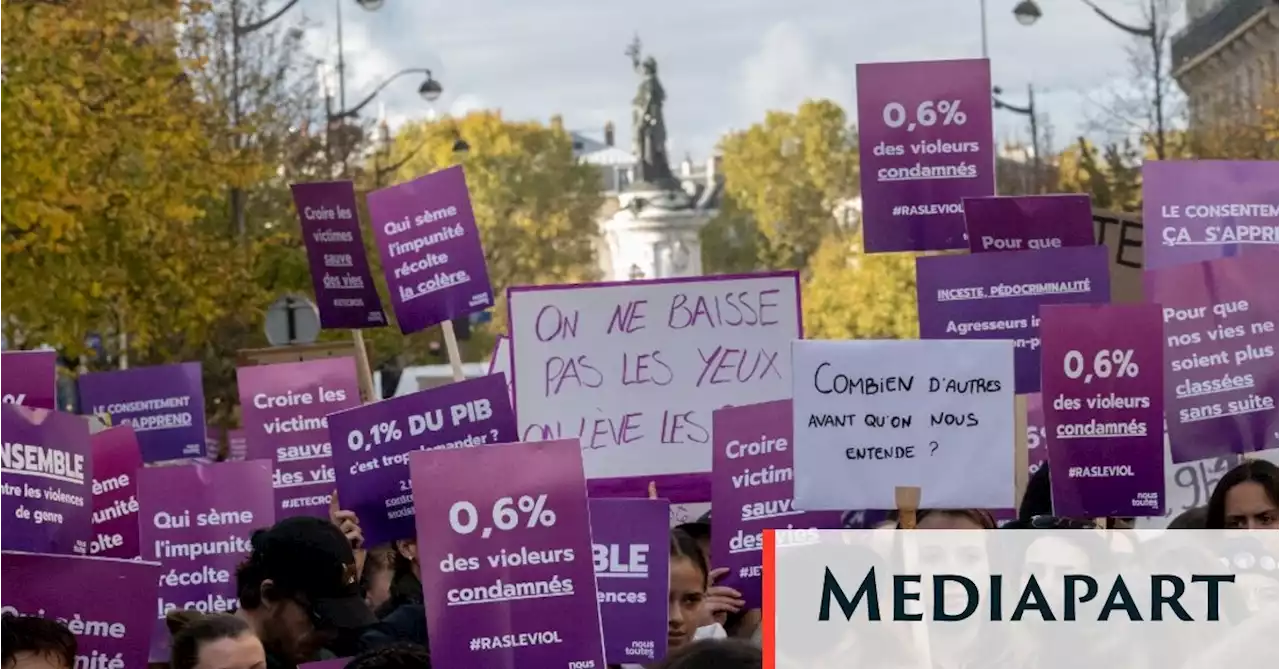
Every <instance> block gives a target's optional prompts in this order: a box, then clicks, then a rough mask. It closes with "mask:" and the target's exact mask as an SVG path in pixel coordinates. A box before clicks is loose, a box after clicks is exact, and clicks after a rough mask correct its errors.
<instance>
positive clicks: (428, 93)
mask: <svg viewBox="0 0 1280 669" xmlns="http://www.w3.org/2000/svg"><path fill="white" fill-rule="evenodd" d="M338 63H339V65H338V100H339V108H338V110H336V111H335V110H334V109H333V100H332V97H331V96H330V95H328V93H327V92H326V94H325V152H326V154H328V155H329V156H330V158H332V153H331V151H330V146H331V144H332V137H333V135H332V133H333V131H334V129H335V126H337V125H339V124H341V123H344V122H345V121H347V120H348V119H354V118H356V117H357V116H359V114H360V110H362V109H364V108H365V107H367V106H369V103H371V102H373V100H374V98H376V97H378V94H379V93H381V92H382V90H383V89H384V88H386V87H387V86H388V85H390V84H391V82H393V81H395V80H396V79H399V78H400V77H403V76H405V75H407V74H423V75H425V76H426V78H425V79H423V81H422V83H421V84H419V85H418V95H420V96H422V99H423V100H426V101H427V102H435V101H436V100H438V99H440V94H441V93H442V92H444V87H443V86H441V85H440V82H439V81H438V80H437V79H436V78H435V77H434V76H432V74H431V70H429V69H427V68H425V67H413V68H406V69H403V70H400V71H399V72H396V73H395V74H393V75H391V76H389V77H387V78H386V79H384V80H383V81H382V83H380V84H378V85H377V86H376V87H374V89H373V91H371V92H370V93H369V94H368V95H366V96H365V97H364V99H362V100H360V102H358V103H356V104H355V105H354V106H352V107H351V108H349V109H348V108H346V107H345V105H343V104H342V101H343V99H344V97H345V92H346V87H345V85H344V84H343V83H342V80H343V76H342V47H341V42H339V47H338ZM414 153H417V152H416V151H415V152H414ZM347 158H348V156H347V152H346V151H345V150H344V151H343V152H342V161H341V165H342V176H343V177H344V178H345V177H346V176H347V167H348V163H347ZM405 160H408V158H405ZM401 164H403V161H402V163H401ZM398 167H399V165H397V168H398Z"/></svg>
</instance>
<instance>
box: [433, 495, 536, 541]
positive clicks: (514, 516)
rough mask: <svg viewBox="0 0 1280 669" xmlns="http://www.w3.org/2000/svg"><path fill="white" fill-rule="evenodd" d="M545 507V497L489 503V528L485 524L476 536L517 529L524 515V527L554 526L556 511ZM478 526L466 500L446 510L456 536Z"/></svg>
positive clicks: (472, 506) (527, 496) (486, 536)
mask: <svg viewBox="0 0 1280 669" xmlns="http://www.w3.org/2000/svg"><path fill="white" fill-rule="evenodd" d="M546 504H547V496H546V495H538V496H536V497H535V496H533V495H521V496H520V498H519V499H516V498H512V497H503V498H502V499H499V500H498V501H496V502H494V503H493V509H492V510H491V512H490V516H491V518H492V522H493V525H492V526H490V525H485V526H484V528H483V529H481V530H480V537H481V538H483V539H488V538H489V537H490V536H491V535H492V534H493V531H494V530H495V529H497V530H500V531H502V532H507V531H510V530H514V529H516V528H517V527H520V525H521V520H520V515H521V514H524V516H525V518H524V528H525V529H529V530H532V529H537V528H539V527H554V526H555V524H556V512H555V511H552V510H551V509H547V508H544V507H545V506H546ZM479 525H480V519H479V515H478V514H477V512H476V506H475V505H474V504H472V503H471V502H468V501H466V500H462V501H458V502H454V504H453V506H452V507H450V508H449V527H451V528H453V531H454V532H455V533H457V534H471V533H472V532H475V531H476V528H477V527H478V526H479Z"/></svg>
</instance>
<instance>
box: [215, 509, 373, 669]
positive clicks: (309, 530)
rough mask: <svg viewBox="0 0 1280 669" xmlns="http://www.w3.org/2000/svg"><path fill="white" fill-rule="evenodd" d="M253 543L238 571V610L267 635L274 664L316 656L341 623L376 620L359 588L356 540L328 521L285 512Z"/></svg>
mask: <svg viewBox="0 0 1280 669" xmlns="http://www.w3.org/2000/svg"><path fill="white" fill-rule="evenodd" d="M252 543H253V553H252V554H251V555H250V556H249V559H248V560H247V561H245V562H244V564H242V565H241V566H240V568H239V569H238V570H237V571H236V594H237V596H238V597H239V599H240V607H241V608H240V610H239V611H237V612H236V615H238V616H239V617H240V618H242V619H244V620H245V621H246V622H248V623H249V625H250V626H252V627H253V629H254V631H255V632H256V633H257V635H258V638H259V639H261V640H262V644H263V646H265V647H266V649H267V654H268V664H269V665H270V666H273V667H276V666H278V667H292V666H293V665H294V664H296V663H298V662H305V661H307V660H310V659H312V658H313V657H314V656H315V655H316V654H317V653H319V652H320V650H321V649H322V648H324V647H325V646H326V645H328V644H329V643H331V642H333V641H335V640H337V638H338V636H339V632H340V631H344V630H345V631H355V630H360V629H363V628H365V627H368V626H369V625H372V624H373V623H374V622H375V621H374V617H373V613H371V612H370V611H369V608H368V607H367V606H365V603H364V598H363V597H361V596H360V584H359V576H360V574H359V569H358V568H357V567H356V558H355V554H354V552H353V551H352V549H351V544H350V543H349V542H348V540H347V538H346V537H345V536H343V534H342V532H341V531H340V530H338V528H336V527H334V526H333V525H332V524H331V523H330V522H329V521H327V520H323V519H320V518H315V517H311V516H295V517H293V518H286V519H285V520H282V521H280V522H278V523H276V524H275V526H273V527H272V528H271V529H268V530H259V531H258V532H255V533H254V535H253V538H252Z"/></svg>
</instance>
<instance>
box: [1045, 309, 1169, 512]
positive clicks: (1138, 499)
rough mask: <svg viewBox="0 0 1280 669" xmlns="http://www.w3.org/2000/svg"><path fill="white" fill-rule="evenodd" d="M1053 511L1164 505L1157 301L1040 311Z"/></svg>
mask: <svg viewBox="0 0 1280 669" xmlns="http://www.w3.org/2000/svg"><path fill="white" fill-rule="evenodd" d="M1040 318H1041V331H1042V333H1043V337H1044V368H1043V370H1044V371H1043V376H1044V384H1043V385H1044V388H1043V390H1042V392H1041V396H1042V397H1043V398H1044V405H1043V410H1044V416H1045V433H1046V434H1047V435H1048V447H1049V476H1050V478H1051V479H1052V480H1053V513H1054V515H1058V516H1068V517H1077V518H1095V517H1100V516H1159V515H1162V514H1163V513H1164V402H1163V396H1162V395H1161V393H1162V392H1163V385H1164V369H1163V365H1162V364H1161V363H1162V359H1161V344H1162V340H1163V335H1162V334H1161V329H1162V328H1161V324H1160V306H1159V305H1156V304H1098V305H1085V304H1071V305H1052V306H1046V307H1045V308H1043V309H1041V310H1040Z"/></svg>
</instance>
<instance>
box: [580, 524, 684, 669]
mask: <svg viewBox="0 0 1280 669" xmlns="http://www.w3.org/2000/svg"><path fill="white" fill-rule="evenodd" d="M587 506H588V508H590V510H591V560H592V564H593V565H594V566H595V572H596V591H597V599H598V600H599V602H600V629H601V630H602V631H603V632H604V657H605V661H606V662H608V663H610V664H632V663H638V662H640V663H647V662H654V661H656V660H660V659H662V658H663V657H664V656H666V654H667V590H668V588H670V585H671V584H670V576H669V572H668V570H669V569H670V561H671V555H670V553H671V551H670V550H668V546H669V544H670V541H671V539H670V537H671V532H670V530H669V529H668V523H669V520H670V518H669V516H670V513H671V504H670V503H668V502H667V500H665V499H593V500H588V503H587Z"/></svg>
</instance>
